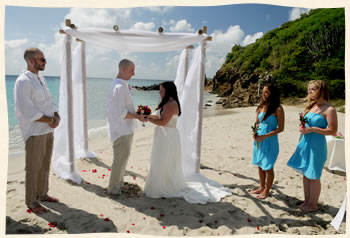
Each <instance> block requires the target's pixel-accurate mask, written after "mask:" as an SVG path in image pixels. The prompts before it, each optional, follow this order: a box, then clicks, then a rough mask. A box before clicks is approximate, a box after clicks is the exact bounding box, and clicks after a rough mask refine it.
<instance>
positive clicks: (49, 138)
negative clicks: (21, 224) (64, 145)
mask: <svg viewBox="0 0 350 238" xmlns="http://www.w3.org/2000/svg"><path fill="white" fill-rule="evenodd" d="M52 148H53V133H48V134H45V135H39V136H31V137H29V138H28V139H27V140H26V142H25V151H26V155H25V157H26V158H25V160H26V165H25V170H26V175H25V203H26V204H27V206H28V207H35V206H37V205H38V202H37V199H39V200H41V199H46V198H47V196H48V195H47V192H48V190H49V172H50V164H51V155H52Z"/></svg>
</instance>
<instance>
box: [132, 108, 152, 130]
mask: <svg viewBox="0 0 350 238" xmlns="http://www.w3.org/2000/svg"><path fill="white" fill-rule="evenodd" d="M136 113H137V114H140V115H145V116H148V115H151V113H152V110H151V108H150V107H149V106H144V105H139V106H138V107H137V110H136ZM142 126H145V123H144V122H142Z"/></svg>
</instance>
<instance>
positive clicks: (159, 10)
mask: <svg viewBox="0 0 350 238" xmlns="http://www.w3.org/2000/svg"><path fill="white" fill-rule="evenodd" d="M174 8H175V7H146V8H145V9H146V10H148V11H151V12H156V13H161V14H164V13H167V12H169V11H171V10H173V9H174Z"/></svg>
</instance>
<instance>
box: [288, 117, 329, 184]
mask: <svg viewBox="0 0 350 238" xmlns="http://www.w3.org/2000/svg"><path fill="white" fill-rule="evenodd" d="M305 118H306V119H307V122H306V123H305V127H319V128H327V126H328V123H327V120H326V118H324V117H323V116H322V115H321V114H318V113H313V112H308V113H307V114H306V115H305ZM326 160H327V143H326V137H325V136H324V135H321V134H318V133H315V132H312V133H309V134H305V135H301V136H300V139H299V143H298V145H297V148H296V150H295V152H294V154H293V155H292V157H291V158H290V159H289V161H288V163H287V165H288V166H290V167H292V168H294V169H295V170H296V171H298V172H300V173H302V174H304V176H305V177H306V178H308V179H320V178H321V174H322V169H323V166H324V164H325V163H326Z"/></svg>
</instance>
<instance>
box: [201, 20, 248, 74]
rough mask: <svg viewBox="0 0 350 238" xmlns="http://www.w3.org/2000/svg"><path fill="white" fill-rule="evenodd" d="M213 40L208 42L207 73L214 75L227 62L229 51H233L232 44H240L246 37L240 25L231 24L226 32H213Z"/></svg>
mask: <svg viewBox="0 0 350 238" xmlns="http://www.w3.org/2000/svg"><path fill="white" fill-rule="evenodd" d="M211 36H212V38H213V40H212V41H209V42H208V47H207V62H206V73H207V76H208V77H213V76H214V75H215V73H216V71H218V70H219V68H220V67H221V65H222V64H223V63H224V62H225V59H226V55H227V53H229V52H231V49H232V46H234V45H239V44H240V43H241V42H242V40H243V39H244V32H243V30H242V29H241V28H240V26H238V25H236V26H229V27H228V28H227V30H226V31H225V32H224V31H222V30H215V31H214V32H213V33H212V34H211Z"/></svg>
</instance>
